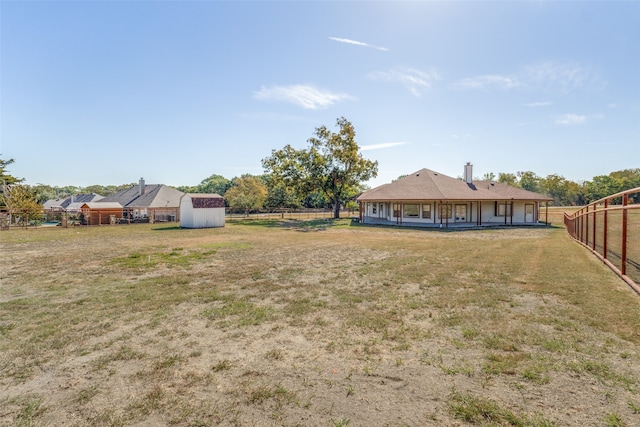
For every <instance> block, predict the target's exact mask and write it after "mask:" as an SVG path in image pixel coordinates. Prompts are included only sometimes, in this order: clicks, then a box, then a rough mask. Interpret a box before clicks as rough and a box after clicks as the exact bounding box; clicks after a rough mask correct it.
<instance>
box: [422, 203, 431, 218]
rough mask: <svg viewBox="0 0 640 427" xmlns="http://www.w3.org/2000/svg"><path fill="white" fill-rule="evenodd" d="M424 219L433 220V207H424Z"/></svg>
mask: <svg viewBox="0 0 640 427" xmlns="http://www.w3.org/2000/svg"><path fill="white" fill-rule="evenodd" d="M422 218H427V219H431V205H430V204H429V205H422Z"/></svg>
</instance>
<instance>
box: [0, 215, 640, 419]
mask: <svg viewBox="0 0 640 427" xmlns="http://www.w3.org/2000/svg"><path fill="white" fill-rule="evenodd" d="M0 238H2V240H1V242H0V249H1V250H2V254H3V257H2V258H1V259H0V271H1V272H2V273H1V276H0V374H1V375H0V386H1V390H2V391H0V403H1V404H0V406H2V407H3V408H6V409H4V410H3V411H2V413H0V425H15V424H18V425H20V423H22V424H21V425H59V424H69V425H98V426H118V425H123V426H124V425H152V424H153V425H178V426H181V425H184V426H191V425H252V424H260V425H329V426H330V425H347V424H348V425H381V424H382V425H434V426H435V425H456V424H460V423H466V424H475V425H524V426H548V425H558V426H559V425H634V423H637V422H638V408H639V407H640V391H639V387H640V375H638V372H640V301H639V299H638V297H637V295H635V294H634V293H633V292H632V291H630V290H629V289H628V288H626V286H625V285H624V284H623V283H622V282H621V281H619V280H618V279H617V277H615V275H613V273H611V272H610V271H609V270H608V269H607V268H606V267H605V266H604V265H602V264H601V263H600V262H598V261H597V260H596V259H595V258H594V257H593V256H592V255H590V254H589V253H588V252H587V251H585V250H584V249H583V248H581V247H580V246H579V245H576V244H575V243H573V242H571V241H570V240H569V239H568V237H567V236H566V235H565V233H564V231H563V230H562V229H558V228H526V229H518V228H507V229H502V230H482V231H467V232H440V231H427V230H405V229H391V228H369V227H363V226H350V224H349V221H347V220H340V221H331V220H318V221H310V222H305V221H282V220H273V221H250V220H244V221H238V222H233V223H231V224H228V225H227V227H225V228H223V229H208V230H180V229H176V228H174V227H163V226H158V225H135V226H114V227H90V228H74V229H55V230H52V229H39V230H29V231H24V230H12V231H10V232H3V233H2V234H1V235H0Z"/></svg>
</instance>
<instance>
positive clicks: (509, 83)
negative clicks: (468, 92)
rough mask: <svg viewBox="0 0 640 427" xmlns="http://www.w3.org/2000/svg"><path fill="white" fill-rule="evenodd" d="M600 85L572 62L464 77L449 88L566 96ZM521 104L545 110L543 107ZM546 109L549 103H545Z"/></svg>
mask: <svg viewBox="0 0 640 427" xmlns="http://www.w3.org/2000/svg"><path fill="white" fill-rule="evenodd" d="M605 84H606V82H604V81H603V80H602V79H601V78H600V77H599V76H598V75H597V73H595V72H594V71H592V70H591V69H590V68H588V67H585V66H582V65H580V64H576V63H572V62H543V63H538V64H534V65H528V66H526V67H523V68H522V69H521V70H519V71H517V72H515V73H511V74H487V75H480V76H475V77H468V78H463V79H460V80H458V81H457V82H455V83H454V84H453V86H454V87H456V88H460V89H481V90H489V89H501V90H510V89H528V90H532V89H534V90H538V89H546V90H553V91H561V92H569V91H571V90H574V89H577V88H588V89H600V88H602V87H603V86H604V85H605ZM534 104H537V103H532V104H531V105H530V104H525V105H527V106H546V105H547V104H546V103H541V105H534ZM549 105H550V103H549Z"/></svg>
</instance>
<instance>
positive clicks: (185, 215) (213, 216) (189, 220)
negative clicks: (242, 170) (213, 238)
mask: <svg viewBox="0 0 640 427" xmlns="http://www.w3.org/2000/svg"><path fill="white" fill-rule="evenodd" d="M180 227H183V228H213V227H224V198H223V197H222V196H221V195H219V194H205V193H187V194H184V195H183V196H182V197H181V198H180Z"/></svg>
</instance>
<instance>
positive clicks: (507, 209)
mask: <svg viewBox="0 0 640 427" xmlns="http://www.w3.org/2000/svg"><path fill="white" fill-rule="evenodd" d="M505 214H506V216H511V203H507V204H505V203H504V202H496V216H505Z"/></svg>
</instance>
